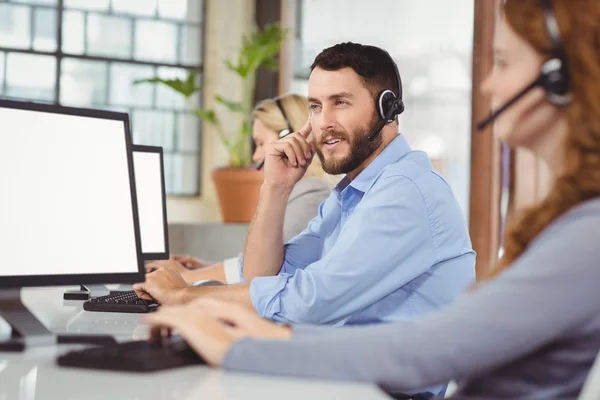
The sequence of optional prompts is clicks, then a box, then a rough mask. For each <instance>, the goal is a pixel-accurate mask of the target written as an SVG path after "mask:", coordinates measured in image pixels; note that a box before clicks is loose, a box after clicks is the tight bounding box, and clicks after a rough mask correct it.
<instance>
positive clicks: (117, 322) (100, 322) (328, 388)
mask: <svg viewBox="0 0 600 400" xmlns="http://www.w3.org/2000/svg"><path fill="white" fill-rule="evenodd" d="M65 289H67V288H64V287H61V288H56V287H55V288H44V289H27V290H25V291H24V293H23V300H24V303H25V304H26V305H27V306H28V308H29V309H30V310H31V311H33V312H34V313H35V314H36V316H37V317H38V318H39V319H40V320H41V321H42V322H43V323H44V324H46V326H47V327H48V328H49V329H50V330H52V331H53V332H56V333H91V334H92V333H96V334H112V335H114V336H115V337H116V338H117V340H120V341H125V340H132V339H144V338H146V337H147V335H148V329H147V326H145V325H144V324H143V323H141V322H140V314H121V313H96V312H87V311H83V310H82V308H81V304H82V302H81V301H64V300H63V299H62V294H63V292H64V291H65ZM7 334H8V325H7V324H6V323H5V322H4V321H0V337H6V336H7ZM77 347H81V345H78V346H68V345H60V346H55V347H45V348H35V349H29V350H27V351H26V352H24V353H0V399H2V400H4V399H7V400H13V399H14V400H48V399H52V400H54V399H56V400H70V399H90V400H92V399H102V400H104V399H107V400H113V399H114V400H117V399H136V400H137V399H141V400H154V399H165V400H166V399H182V400H188V399H189V400H191V399H198V400H220V399H232V400H233V399H236V400H238V399H257V400H259V399H260V400H269V399H276V400H295V399H303V400H304V399H311V400H312V399H349V400H352V399H357V400H359V399H360V400H368V399H373V400H383V399H389V397H387V396H386V395H385V394H383V392H381V391H380V390H379V389H377V388H376V387H374V386H370V385H362V384H350V383H339V382H327V381H319V380H301V379H281V378H270V377H265V376H258V375H247V374H237V373H230V372H224V371H222V370H217V369H212V368H208V367H206V366H189V367H184V368H177V369H172V370H168V371H165V372H155V373H146V374H136V373H123V372H104V371H94V370H84V369H73V368H63V367H58V366H57V365H56V364H55V359H56V356H57V355H59V354H62V353H64V352H66V351H68V350H70V349H73V348H77Z"/></svg>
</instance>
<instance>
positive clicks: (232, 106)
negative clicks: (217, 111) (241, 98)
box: [215, 96, 244, 112]
mask: <svg viewBox="0 0 600 400" xmlns="http://www.w3.org/2000/svg"><path fill="white" fill-rule="evenodd" d="M215 100H216V101H218V102H219V103H221V104H223V105H224V106H225V107H227V108H228V109H229V111H231V112H243V111H244V107H243V106H242V103H240V102H238V101H231V100H225V99H224V98H223V97H221V96H215Z"/></svg>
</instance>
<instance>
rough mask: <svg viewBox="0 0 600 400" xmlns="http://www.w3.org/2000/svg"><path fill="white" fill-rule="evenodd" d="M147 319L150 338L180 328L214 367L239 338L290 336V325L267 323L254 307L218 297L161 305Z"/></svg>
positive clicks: (182, 333) (181, 332)
mask: <svg viewBox="0 0 600 400" xmlns="http://www.w3.org/2000/svg"><path fill="white" fill-rule="evenodd" d="M144 319H145V321H146V322H148V323H149V324H150V325H151V330H150V332H151V333H150V336H151V340H157V339H161V338H163V337H166V336H169V335H170V334H171V332H172V331H173V330H177V332H178V334H180V335H181V336H183V338H184V339H185V340H186V341H187V343H188V344H189V345H190V346H191V347H192V348H193V349H194V350H195V351H196V352H197V353H198V354H200V356H202V357H203V358H204V359H205V360H206V362H207V363H208V364H210V365H213V366H219V365H221V363H222V362H223V358H224V357H225V355H226V354H227V352H228V351H229V349H230V348H231V346H232V345H233V343H235V341H236V340H238V339H240V338H243V337H260V338H271V339H287V338H289V337H290V336H291V330H290V329H289V328H288V327H283V326H278V325H276V324H274V323H272V322H268V321H266V320H264V319H262V318H260V317H259V316H258V315H257V314H256V312H255V311H254V310H250V309H248V308H246V307H244V306H242V305H239V304H236V303H230V302H223V301H220V300H215V299H199V300H196V301H193V302H191V303H188V304H186V305H183V306H181V305H180V306H167V307H162V308H160V309H159V310H158V311H157V312H155V313H153V314H151V315H147V316H145V317H144Z"/></svg>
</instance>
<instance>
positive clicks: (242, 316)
mask: <svg viewBox="0 0 600 400" xmlns="http://www.w3.org/2000/svg"><path fill="white" fill-rule="evenodd" d="M190 304H191V305H193V306H195V307H197V308H198V309H199V310H201V311H202V312H205V313H207V314H209V315H211V316H212V317H213V318H216V319H218V320H219V321H221V322H223V323H225V324H226V325H227V326H228V327H229V328H230V331H231V333H232V334H233V335H234V336H235V337H236V338H242V337H248V336H250V337H259V338H269V339H288V338H290V337H291V335H292V331H291V329H290V328H289V327H288V326H284V325H277V324H275V323H273V322H271V321H269V320H266V319H264V318H261V317H260V316H259V315H258V314H257V313H256V310H255V309H254V308H253V307H251V306H245V305H243V304H240V303H237V302H231V301H224V300H220V299H215V298H211V297H203V298H200V299H197V300H194V301H193V302H191V303H190Z"/></svg>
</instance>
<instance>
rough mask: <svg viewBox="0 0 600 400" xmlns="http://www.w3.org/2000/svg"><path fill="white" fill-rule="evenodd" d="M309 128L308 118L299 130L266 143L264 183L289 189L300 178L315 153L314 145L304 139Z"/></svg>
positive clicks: (310, 128) (307, 134)
mask: <svg viewBox="0 0 600 400" xmlns="http://www.w3.org/2000/svg"><path fill="white" fill-rule="evenodd" d="M311 130H312V127H311V125H310V119H309V120H308V121H307V122H306V124H304V126H303V127H302V129H300V131H299V132H294V133H292V134H291V135H288V136H286V137H284V138H282V139H279V140H278V141H276V142H273V143H271V144H269V145H267V147H266V150H265V177H264V182H265V184H267V185H269V186H271V187H274V188H285V189H289V190H291V189H292V188H293V187H294V185H295V184H296V182H298V181H299V180H300V179H302V177H303V176H304V174H305V173H306V169H307V168H308V166H309V165H310V163H311V162H312V158H313V157H314V155H315V148H314V145H312V144H311V143H309V142H308V141H307V140H306V139H307V138H308V136H309V135H310V132H311Z"/></svg>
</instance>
